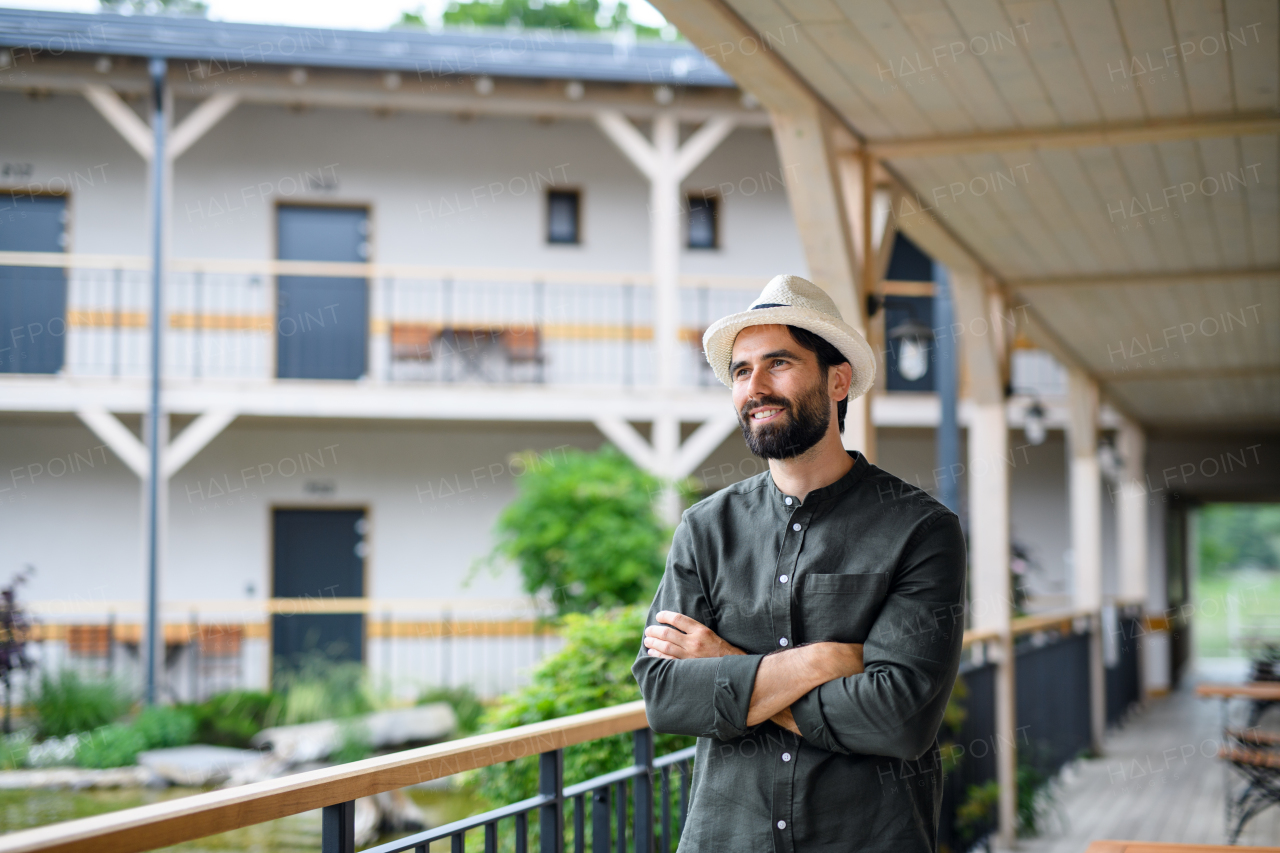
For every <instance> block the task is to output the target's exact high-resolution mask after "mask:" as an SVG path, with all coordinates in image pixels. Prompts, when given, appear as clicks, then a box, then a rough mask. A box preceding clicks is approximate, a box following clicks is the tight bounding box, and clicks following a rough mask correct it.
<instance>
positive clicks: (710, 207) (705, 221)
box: [689, 195, 719, 249]
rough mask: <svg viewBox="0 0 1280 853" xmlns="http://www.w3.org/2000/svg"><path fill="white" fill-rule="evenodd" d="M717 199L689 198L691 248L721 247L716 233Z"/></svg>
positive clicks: (693, 196) (712, 197) (706, 197)
mask: <svg viewBox="0 0 1280 853" xmlns="http://www.w3.org/2000/svg"><path fill="white" fill-rule="evenodd" d="M716 206H717V205H716V198H715V197H714V196H696V195H691V196H689V248H690V249H714V248H716V247H717V246H718V245H719V239H718V238H719V234H717V233H716V213H717V210H716Z"/></svg>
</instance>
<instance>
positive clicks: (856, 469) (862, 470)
mask: <svg viewBox="0 0 1280 853" xmlns="http://www.w3.org/2000/svg"><path fill="white" fill-rule="evenodd" d="M845 452H846V453H848V454H849V457H850V458H851V459H853V467H852V468H850V469H849V470H848V471H846V472H845V474H844V476H843V477H841V478H840V479H839V480H836V481H835V482H834V483H831V484H830V485H827V486H823V487H822V488H820V489H814V490H813V491H812V492H810V493H809V494H808V495H807V496H806V497H805V499H804V505H805V506H810V505H811V504H814V503H821V502H822V501H826V500H830V499H831V498H836V497H839V496H840V495H842V494H844V493H845V492H847V491H849V489H851V488H853V487H854V486H855V485H856V484H857V483H858V481H859V480H861V479H862V478H863V477H864V476H865V475H866V473H867V471H868V470H869V469H870V467H871V463H870V462H868V461H867V457H865V456H863V455H862V454H861V453H859V452H858V451H856V450H846V451H845ZM769 485H770V486H772V487H773V493H774V496H775V500H777V501H778V502H779V503H781V504H784V505H785V506H787V507H789V508H790V509H795V508H796V507H798V506H800V501H799V500H797V499H796V496H795V495H788V494H786V493H785V492H783V491H782V490H781V489H779V488H778V484H777V483H775V482H774V481H773V475H772V474H770V475H769ZM788 498H790V499H791V503H790V504H787V503H786V501H787V499H788Z"/></svg>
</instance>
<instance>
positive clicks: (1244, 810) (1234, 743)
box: [1218, 728, 1280, 844]
mask: <svg viewBox="0 0 1280 853" xmlns="http://www.w3.org/2000/svg"><path fill="white" fill-rule="evenodd" d="M1218 757H1219V758H1221V759H1223V760H1224V761H1226V762H1228V763H1229V764H1230V766H1231V768H1232V769H1234V770H1235V771H1236V772H1237V773H1239V774H1240V775H1241V776H1243V777H1244V780H1245V785H1244V787H1243V788H1242V789H1241V790H1240V792H1239V793H1238V794H1233V793H1232V791H1231V790H1230V788H1228V789H1227V792H1226V796H1227V843H1228V844H1235V843H1236V840H1237V839H1238V838H1239V837H1240V833H1241V832H1242V831H1243V830H1244V827H1245V824H1247V823H1248V822H1249V821H1250V820H1252V819H1253V818H1254V817H1255V816H1257V814H1258V813H1259V812H1261V811H1263V810H1264V809H1266V808H1268V807H1270V806H1276V805H1280V733H1277V732H1269V731H1265V730H1262V729H1258V728H1248V729H1227V730H1226V731H1225V732H1224V743H1223V746H1222V748H1221V749H1220V750H1219V751H1218Z"/></svg>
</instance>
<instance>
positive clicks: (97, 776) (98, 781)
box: [0, 766, 168, 790]
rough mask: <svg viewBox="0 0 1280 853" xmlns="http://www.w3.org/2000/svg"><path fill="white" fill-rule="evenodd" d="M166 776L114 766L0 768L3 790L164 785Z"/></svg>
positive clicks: (133, 768)
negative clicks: (95, 768)
mask: <svg viewBox="0 0 1280 853" xmlns="http://www.w3.org/2000/svg"><path fill="white" fill-rule="evenodd" d="M166 784H168V783H167V782H166V781H165V779H164V777H162V776H160V775H159V774H157V773H156V772H155V771H153V770H152V769H151V768H149V767H142V766H136V767H112V768H109V769H107V770H86V769H84V768H80V767H49V768H45V769H40V770H5V771H0V789H2V790H14V789H18V788H53V789H68V788H69V789H73V790H83V789H87V788H140V787H144V786H150V787H155V786H164V785H166Z"/></svg>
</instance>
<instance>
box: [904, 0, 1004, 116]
mask: <svg viewBox="0 0 1280 853" xmlns="http://www.w3.org/2000/svg"><path fill="white" fill-rule="evenodd" d="M894 8H895V10H896V11H897V13H898V16H899V17H900V18H901V19H902V22H903V23H904V24H905V25H906V27H907V29H908V30H909V31H910V32H911V34H912V35H913V36H914V37H915V39H916V41H918V42H919V43H920V44H923V45H926V46H927V47H928V48H929V53H928V57H929V59H930V60H931V61H932V62H933V63H934V64H935V65H936V66H937V70H936V71H935V72H934V73H935V74H936V75H938V76H940V77H941V80H940V81H939V82H940V83H941V84H942V85H946V86H947V87H948V88H949V89H950V91H951V93H952V95H953V96H954V97H955V98H956V100H957V101H959V102H960V103H962V104H963V105H964V108H965V110H966V111H967V112H968V114H969V116H970V117H971V118H972V120H973V123H974V124H975V125H976V126H977V127H978V128H979V129H980V130H981V131H984V132H991V131H999V130H1007V129H1010V128H1013V127H1016V126H1017V121H1016V119H1015V118H1014V115H1013V112H1012V111H1011V110H1010V109H1009V105H1008V104H1007V103H1005V100H1004V98H1003V97H1002V96H1001V95H1000V92H999V91H997V89H996V87H995V85H994V84H993V83H992V80H991V77H990V76H989V75H988V74H987V70H986V68H985V67H984V66H983V65H982V63H981V62H979V61H978V58H977V57H976V56H974V55H973V54H972V53H971V51H970V48H969V41H968V39H967V38H966V36H965V33H964V31H963V30H962V29H961V28H960V25H959V22H958V21H957V20H956V18H955V16H954V15H953V14H952V13H951V9H950V8H949V7H948V6H947V5H946V3H945V2H943V0H895V2H894ZM1013 35H1014V36H1017V35H1018V33H1017V32H1016V31H1015V32H1014V33H1013ZM1001 46H1002V47H1007V45H1006V43H1005V42H1003V41H1002V42H1001ZM975 47H976V48H977V49H981V42H980V43H978V45H976V46H975ZM988 49H989V48H988Z"/></svg>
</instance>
